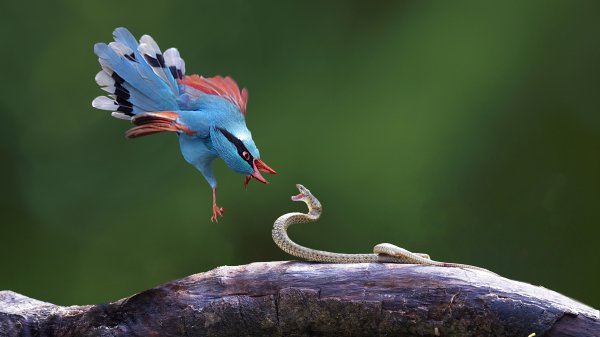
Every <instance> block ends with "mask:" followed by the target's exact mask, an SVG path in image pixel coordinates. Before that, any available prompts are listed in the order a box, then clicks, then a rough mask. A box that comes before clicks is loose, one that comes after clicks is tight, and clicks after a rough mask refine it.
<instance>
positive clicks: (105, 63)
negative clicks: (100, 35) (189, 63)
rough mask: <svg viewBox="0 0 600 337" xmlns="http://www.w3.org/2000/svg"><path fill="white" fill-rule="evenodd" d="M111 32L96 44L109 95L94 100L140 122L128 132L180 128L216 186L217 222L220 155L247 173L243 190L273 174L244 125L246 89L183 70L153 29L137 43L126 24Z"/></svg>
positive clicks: (183, 141)
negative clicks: (162, 47) (216, 169)
mask: <svg viewBox="0 0 600 337" xmlns="http://www.w3.org/2000/svg"><path fill="white" fill-rule="evenodd" d="M113 37H114V41H113V42H111V43H109V44H105V43H96V44H95V45H94V53H95V54H96V55H98V61H99V62H100V65H101V66H102V70H101V71H100V72H99V73H98V74H97V75H96V82H97V83H98V85H100V87H101V88H102V90H104V91H106V92H108V93H109V95H108V96H99V97H96V98H95V99H94V100H93V102H92V106H93V107H94V108H97V109H102V110H108V111H112V116H113V117H116V118H120V119H125V120H129V121H131V122H132V123H133V124H134V125H135V126H134V127H132V128H131V129H129V130H128V131H127V133H126V135H127V137H129V138H137V137H141V136H146V135H150V134H154V133H158V132H164V131H171V132H175V133H176V134H177V136H178V137H179V145H180V148H181V153H182V154H183V157H184V158H185V160H186V161H187V162H188V163H190V164H191V165H193V166H194V167H196V168H197V169H198V170H199V171H200V173H202V175H203V176H204V178H205V179H206V181H207V182H208V184H209V185H210V186H211V188H212V192H213V203H212V216H211V221H217V222H218V217H219V216H223V213H224V211H225V210H224V209H223V208H222V207H219V206H217V194H216V193H217V180H216V179H215V177H214V176H213V171H212V162H213V160H214V159H216V158H217V157H220V158H221V159H223V161H224V162H225V164H227V166H228V167H229V168H230V169H232V170H233V171H235V172H238V173H241V174H244V175H246V177H245V179H244V188H245V187H246V185H247V184H248V182H249V181H250V180H251V179H252V178H255V179H256V180H258V181H260V182H262V183H264V184H268V182H267V181H266V180H265V178H264V177H263V176H262V175H261V173H260V172H261V171H262V172H266V173H270V174H276V172H275V171H274V170H273V169H272V168H270V167H269V166H267V165H266V164H265V163H264V162H263V161H262V160H261V159H260V153H259V152H258V148H257V147H256V145H255V144H254V140H252V134H251V133H250V130H248V127H246V121H245V115H246V103H247V101H248V91H247V90H246V89H242V90H240V89H239V87H238V86H237V84H236V82H235V81H234V80H233V79H232V78H231V77H228V76H226V77H221V76H215V77H202V76H199V75H190V76H187V75H185V62H184V61H183V59H182V58H181V56H180V55H179V51H178V50H177V49H175V48H169V49H167V50H166V51H165V52H164V54H163V53H162V52H161V51H160V49H159V47H158V44H156V42H155V41H154V39H153V38H152V37H150V36H149V35H144V36H142V37H141V39H140V40H139V43H138V41H137V40H136V39H135V37H134V36H133V35H132V34H131V33H130V32H129V31H128V30H127V29H126V28H122V27H121V28H117V29H115V31H114V32H113Z"/></svg>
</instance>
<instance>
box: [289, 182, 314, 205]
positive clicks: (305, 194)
mask: <svg viewBox="0 0 600 337" xmlns="http://www.w3.org/2000/svg"><path fill="white" fill-rule="evenodd" d="M296 187H297V188H298V191H300V194H297V195H292V200H293V201H304V200H306V198H308V197H310V196H311V195H312V194H311V193H310V191H309V190H308V188H306V187H304V186H302V185H301V184H296Z"/></svg>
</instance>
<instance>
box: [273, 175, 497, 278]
mask: <svg viewBox="0 0 600 337" xmlns="http://www.w3.org/2000/svg"><path fill="white" fill-rule="evenodd" d="M296 187H297V188H298V190H299V191H300V194H298V195H294V196H292V200H293V201H303V202H304V203H306V205H307V206H308V213H299V212H292V213H286V214H284V215H282V216H280V217H279V218H277V220H275V223H274V224H273V231H272V234H273V241H275V244H277V246H279V248H280V249H281V250H283V251H284V252H286V253H288V254H290V255H292V256H295V257H299V258H301V259H305V260H308V261H313V262H326V263H373V262H378V263H401V264H417V265H428V266H439V267H456V268H466V269H474V270H481V271H485V272H489V273H492V272H491V271H489V270H487V269H484V268H480V267H476V266H471V265H468V264H462V263H449V262H439V261H434V260H432V259H431V258H430V256H429V255H428V254H424V253H412V252H410V251H408V250H406V249H404V248H401V247H398V246H396V245H393V244H391V243H380V244H377V245H375V247H373V254H343V253H332V252H328V251H323V250H316V249H311V248H308V247H304V246H301V245H299V244H297V243H295V242H294V241H292V240H291V239H290V237H289V235H288V233H287V230H288V228H289V226H290V225H293V224H302V223H310V222H314V221H317V220H318V219H319V217H320V216H321V212H322V211H323V206H322V205H321V202H319V200H318V199H317V198H316V197H315V196H314V195H313V194H312V193H311V192H310V190H309V189H308V188H306V187H304V186H303V185H301V184H296ZM492 274H494V273H492Z"/></svg>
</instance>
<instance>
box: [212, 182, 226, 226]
mask: <svg viewBox="0 0 600 337" xmlns="http://www.w3.org/2000/svg"><path fill="white" fill-rule="evenodd" d="M223 213H225V208H223V207H219V206H217V189H216V188H213V204H212V216H211V217H210V221H211V222H216V223H218V222H219V217H220V216H223Z"/></svg>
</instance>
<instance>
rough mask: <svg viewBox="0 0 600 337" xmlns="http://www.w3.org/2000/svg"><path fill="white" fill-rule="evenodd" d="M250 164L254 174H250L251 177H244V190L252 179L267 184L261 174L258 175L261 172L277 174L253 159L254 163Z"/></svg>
mask: <svg viewBox="0 0 600 337" xmlns="http://www.w3.org/2000/svg"><path fill="white" fill-rule="evenodd" d="M252 164H253V166H254V172H252V174H251V175H248V176H246V178H245V179H244V188H246V185H248V182H249V181H250V179H252V178H254V179H256V180H258V181H260V182H261V183H263V184H268V183H269V182H268V181H267V180H266V179H265V178H264V177H263V176H262V174H260V172H261V171H262V172H265V173H269V174H277V172H275V170H273V169H272V168H270V167H269V166H268V165H267V164H265V163H264V162H263V161H262V160H260V159H254V162H253V163H252Z"/></svg>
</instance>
